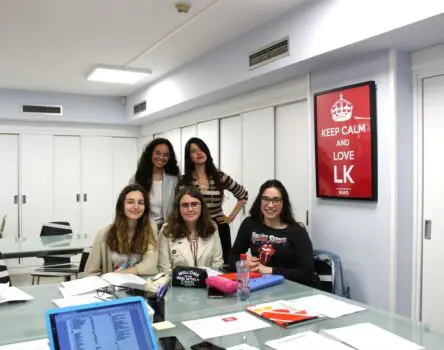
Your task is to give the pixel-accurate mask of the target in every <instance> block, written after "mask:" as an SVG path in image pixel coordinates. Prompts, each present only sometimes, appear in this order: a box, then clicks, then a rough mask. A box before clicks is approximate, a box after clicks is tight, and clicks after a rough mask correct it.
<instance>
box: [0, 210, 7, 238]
mask: <svg viewBox="0 0 444 350" xmlns="http://www.w3.org/2000/svg"><path fill="white" fill-rule="evenodd" d="M5 226H6V215H5V216H3V219H2V223H1V224H0V238H3V231H5Z"/></svg>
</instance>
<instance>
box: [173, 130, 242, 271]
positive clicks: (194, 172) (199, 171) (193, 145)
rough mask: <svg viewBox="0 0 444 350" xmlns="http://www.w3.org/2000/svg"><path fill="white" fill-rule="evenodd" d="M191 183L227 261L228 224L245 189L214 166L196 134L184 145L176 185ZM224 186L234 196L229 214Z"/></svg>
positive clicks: (237, 208)
mask: <svg viewBox="0 0 444 350" xmlns="http://www.w3.org/2000/svg"><path fill="white" fill-rule="evenodd" d="M191 185H193V186H195V187H197V188H198V189H199V191H200V192H201V193H202V195H203V198H204V201H205V203H206V204H207V206H208V210H209V212H210V216H211V218H212V219H213V221H214V222H215V223H216V224H217V229H218V231H219V236H220V241H221V244H222V251H223V258H224V263H225V264H228V259H229V255H230V251H231V235H230V226H229V224H230V223H231V222H232V221H233V220H234V219H235V218H236V216H237V214H239V211H240V210H241V209H242V207H243V206H244V204H245V203H246V202H247V199H248V192H247V191H246V190H245V188H244V187H243V186H242V185H240V184H238V183H237V182H236V181H234V180H233V179H232V178H231V177H229V176H228V175H227V174H225V173H224V172H222V171H220V170H219V169H217V168H216V167H215V165H214V162H213V157H211V154H210V150H209V148H208V146H207V145H206V144H205V142H204V141H203V140H201V139H199V138H197V137H193V138H191V139H190V140H188V142H187V144H186V145H185V174H184V175H183V176H182V177H181V179H180V181H179V186H191ZM224 190H228V191H230V192H231V193H232V194H233V195H234V196H235V197H236V199H237V203H236V205H235V207H234V208H233V210H232V211H231V213H230V214H229V215H228V216H226V215H225V214H224V212H223V210H222V202H223V198H224Z"/></svg>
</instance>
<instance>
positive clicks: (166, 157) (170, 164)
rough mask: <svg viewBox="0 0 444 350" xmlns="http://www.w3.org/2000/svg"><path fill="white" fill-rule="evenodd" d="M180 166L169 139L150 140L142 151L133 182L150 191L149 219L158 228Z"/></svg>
mask: <svg viewBox="0 0 444 350" xmlns="http://www.w3.org/2000/svg"><path fill="white" fill-rule="evenodd" d="M179 174H180V173H179V167H178V166H177V160H176V155H175V153H174V149H173V146H172V145H171V142H170V141H168V140H167V139H164V138H157V139H154V140H153V141H151V142H150V143H149V144H148V145H147V146H146V148H145V150H144V151H143V153H142V155H141V157H140V159H139V164H138V166H137V171H136V174H135V175H134V178H133V180H132V182H135V183H138V184H139V185H142V186H143V187H144V188H145V190H146V191H147V192H148V194H149V199H150V205H151V208H150V211H151V214H150V215H151V218H152V219H153V220H154V221H155V222H156V224H157V229H158V231H160V228H161V227H162V225H163V223H164V222H166V221H167V219H168V216H169V215H170V214H171V211H172V209H173V204H174V196H175V191H176V187H177V182H178V176H179Z"/></svg>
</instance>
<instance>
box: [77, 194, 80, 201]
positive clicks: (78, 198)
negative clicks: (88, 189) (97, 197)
mask: <svg viewBox="0 0 444 350" xmlns="http://www.w3.org/2000/svg"><path fill="white" fill-rule="evenodd" d="M76 199H77V203H78V202H80V193H77V194H76Z"/></svg>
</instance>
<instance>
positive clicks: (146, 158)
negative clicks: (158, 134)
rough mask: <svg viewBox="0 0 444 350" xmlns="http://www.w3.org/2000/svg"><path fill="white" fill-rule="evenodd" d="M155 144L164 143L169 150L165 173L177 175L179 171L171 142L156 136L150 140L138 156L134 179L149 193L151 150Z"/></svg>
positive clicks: (151, 176)
mask: <svg viewBox="0 0 444 350" xmlns="http://www.w3.org/2000/svg"><path fill="white" fill-rule="evenodd" d="M157 145H166V146H167V147H168V150H169V154H170V157H169V158H168V162H167V163H166V164H165V166H164V168H163V170H164V171H165V173H166V174H169V175H174V176H179V174H180V171H179V167H178V166H177V160H176V154H175V153H174V148H173V145H172V144H171V142H170V141H169V140H167V139H164V138H157V139H154V140H153V141H151V142H150V143H149V144H148V145H147V146H146V147H145V150H144V151H143V153H142V155H141V156H140V159H139V163H138V164H137V170H136V175H135V176H134V181H135V182H136V183H138V184H139V185H142V186H143V187H144V188H145V190H146V191H147V192H148V193H150V191H151V186H152V184H153V161H152V157H153V152H154V148H156V146H157Z"/></svg>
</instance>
